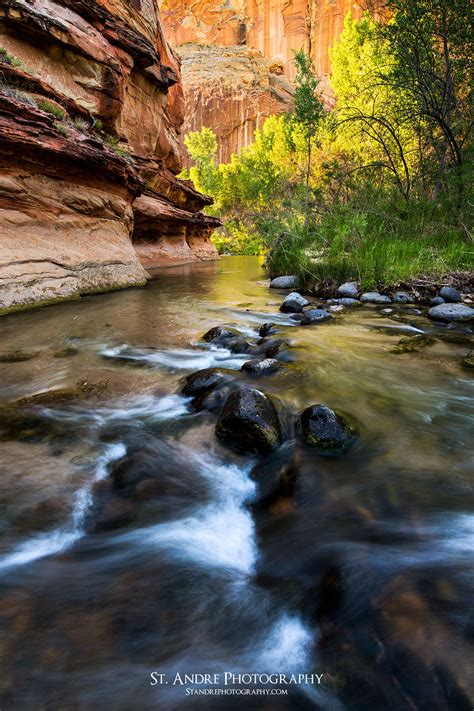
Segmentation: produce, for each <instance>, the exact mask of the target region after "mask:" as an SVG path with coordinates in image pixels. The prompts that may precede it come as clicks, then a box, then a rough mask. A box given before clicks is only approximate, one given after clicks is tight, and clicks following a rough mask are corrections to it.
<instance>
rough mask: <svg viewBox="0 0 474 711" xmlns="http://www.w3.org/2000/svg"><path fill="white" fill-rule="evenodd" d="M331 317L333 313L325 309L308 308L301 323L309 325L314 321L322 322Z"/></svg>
mask: <svg viewBox="0 0 474 711" xmlns="http://www.w3.org/2000/svg"><path fill="white" fill-rule="evenodd" d="M331 318H332V316H331V314H330V313H329V312H328V311H326V310H325V309H308V311H305V312H304V314H303V318H302V319H301V325H302V326H309V325H311V324H313V323H322V322H323V321H329V319H331Z"/></svg>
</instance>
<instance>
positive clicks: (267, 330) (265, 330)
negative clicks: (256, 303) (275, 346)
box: [258, 321, 276, 338]
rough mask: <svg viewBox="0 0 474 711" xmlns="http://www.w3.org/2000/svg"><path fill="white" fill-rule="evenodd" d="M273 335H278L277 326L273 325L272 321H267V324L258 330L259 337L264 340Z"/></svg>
mask: <svg viewBox="0 0 474 711" xmlns="http://www.w3.org/2000/svg"><path fill="white" fill-rule="evenodd" d="M273 333H276V331H275V324H274V323H272V322H271V321H267V323H264V324H263V325H262V326H260V328H259V329H258V335H259V336H261V337H262V338H265V336H270V335H271V334H273Z"/></svg>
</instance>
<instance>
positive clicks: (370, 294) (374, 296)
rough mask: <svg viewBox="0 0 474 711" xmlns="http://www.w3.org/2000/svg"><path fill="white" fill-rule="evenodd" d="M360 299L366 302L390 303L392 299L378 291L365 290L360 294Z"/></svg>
mask: <svg viewBox="0 0 474 711" xmlns="http://www.w3.org/2000/svg"><path fill="white" fill-rule="evenodd" d="M360 300H361V301H362V302H364V303H367V304H391V303H392V299H391V298H390V297H389V296H386V295H385V294H380V293H379V292H378V291H366V292H365V294H362V296H361V297H360Z"/></svg>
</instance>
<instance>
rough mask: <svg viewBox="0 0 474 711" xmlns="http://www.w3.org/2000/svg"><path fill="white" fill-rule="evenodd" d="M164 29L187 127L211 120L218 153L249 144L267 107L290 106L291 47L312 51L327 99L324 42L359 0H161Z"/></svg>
mask: <svg viewBox="0 0 474 711" xmlns="http://www.w3.org/2000/svg"><path fill="white" fill-rule="evenodd" d="M161 8H162V15H163V24H164V27H165V31H166V35H167V37H168V39H169V41H170V43H171V44H172V45H173V47H175V48H176V50H177V52H178V54H179V55H180V56H181V57H182V59H183V81H184V87H185V101H186V104H185V105H186V111H185V125H184V131H185V132H187V131H190V130H192V131H194V130H199V129H200V128H201V127H202V126H208V127H210V128H212V129H213V130H214V131H215V133H216V134H217V137H218V140H219V151H220V153H219V158H220V160H222V161H227V160H228V159H229V157H230V155H231V154H232V153H235V152H236V151H238V150H239V148H240V147H242V146H245V145H248V143H249V142H250V141H251V140H252V136H253V132H254V130H255V128H257V127H260V126H261V125H262V123H263V121H264V120H265V118H266V117H267V116H269V115H270V114H271V113H280V112H282V111H286V110H288V109H289V108H291V99H292V93H293V89H292V81H291V80H292V79H294V76H295V66H294V62H293V50H298V49H301V48H302V47H303V48H304V49H305V50H306V51H307V52H308V53H309V54H310V55H311V57H312V58H313V61H314V67H315V71H316V74H317V75H318V76H319V77H320V78H321V85H320V86H321V91H322V94H323V97H324V98H325V100H326V102H327V103H328V104H330V103H331V100H332V95H331V90H330V86H329V82H328V75H329V72H330V56H329V50H330V48H331V46H332V44H333V42H334V40H335V39H336V38H337V37H338V36H339V35H340V33H341V31H342V28H343V24H344V17H345V16H346V15H347V14H348V13H351V14H352V16H354V17H360V16H361V14H362V12H363V10H362V6H361V3H360V2H358V1H357V0H356V1H355V2H354V1H351V0H226V2H225V3H220V2H216V0H164V2H163V3H162V5H161Z"/></svg>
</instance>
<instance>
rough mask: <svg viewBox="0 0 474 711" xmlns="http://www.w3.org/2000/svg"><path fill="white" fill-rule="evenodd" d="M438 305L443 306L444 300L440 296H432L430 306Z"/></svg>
mask: <svg viewBox="0 0 474 711" xmlns="http://www.w3.org/2000/svg"><path fill="white" fill-rule="evenodd" d="M440 304H444V299H443V297H442V296H433V298H432V299H431V301H430V306H439V305H440Z"/></svg>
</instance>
